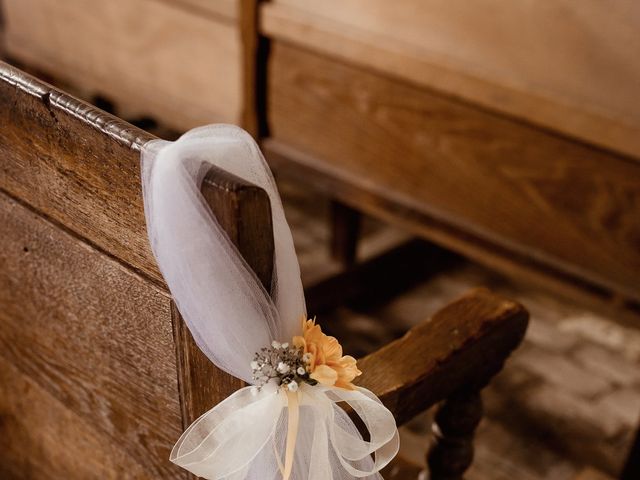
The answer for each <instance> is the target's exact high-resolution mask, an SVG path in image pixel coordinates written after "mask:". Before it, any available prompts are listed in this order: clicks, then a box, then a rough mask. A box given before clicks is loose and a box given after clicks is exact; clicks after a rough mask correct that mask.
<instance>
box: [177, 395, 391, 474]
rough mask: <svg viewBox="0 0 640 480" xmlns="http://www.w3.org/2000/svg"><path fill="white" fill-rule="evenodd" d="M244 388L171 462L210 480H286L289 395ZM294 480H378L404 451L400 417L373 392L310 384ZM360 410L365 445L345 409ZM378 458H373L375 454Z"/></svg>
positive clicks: (185, 439)
mask: <svg viewBox="0 0 640 480" xmlns="http://www.w3.org/2000/svg"><path fill="white" fill-rule="evenodd" d="M252 388H253V387H245V388H243V389H241V390H238V391H237V392H236V393H234V394H233V395H231V396H230V397H229V398H227V399H226V400H225V401H223V402H222V403H220V404H219V405H217V406H216V407H214V408H213V409H211V410H209V411H208V412H207V413H205V414H204V415H202V416H201V417H200V418H199V419H198V420H196V421H195V422H194V423H193V424H192V425H191V426H190V427H189V428H188V429H187V430H186V431H185V432H184V433H183V435H182V437H181V438H180V440H178V443H177V444H176V445H175V447H174V449H173V451H172V452H171V461H172V462H174V463H176V464H178V465H180V466H181V467H184V468H186V469H187V470H189V471H191V472H192V473H194V474H196V475H199V476H201V477H204V478H208V479H229V480H230V479H234V480H235V479H245V478H261V479H279V478H282V465H283V464H284V462H285V456H286V441H287V435H288V433H289V429H288V428H287V418H288V409H289V408H290V406H289V405H288V400H287V394H286V393H285V392H284V391H283V390H282V389H280V388H278V387H275V386H274V387H272V388H263V389H261V390H260V392H259V393H257V394H255V393H252ZM294 395H297V396H298V401H299V409H300V420H299V427H298V431H297V441H296V444H297V445H296V449H295V454H294V458H293V469H292V471H291V477H290V478H299V479H308V480H327V479H344V478H378V476H377V472H378V471H379V470H380V469H381V468H382V467H384V466H385V465H386V464H387V463H388V462H389V461H390V460H391V459H392V458H393V457H394V456H395V454H396V452H397V450H398V432H397V429H396V424H395V421H394V419H393V416H392V415H391V413H390V412H389V410H387V409H386V408H385V407H384V406H383V405H382V404H381V403H380V401H379V400H378V399H377V398H376V396H375V395H373V394H372V393H371V392H369V391H368V390H365V389H357V390H345V389H342V388H335V387H322V386H318V385H316V386H309V385H304V386H303V387H302V388H300V390H298V392H296V393H295V394H294ZM338 402H345V403H347V404H349V405H350V406H351V408H352V409H353V410H354V411H355V412H357V414H358V415H359V417H360V418H361V419H362V423H363V425H364V426H365V428H366V429H367V431H368V432H369V434H370V438H369V440H368V441H365V440H363V439H362V436H361V435H360V433H359V432H358V429H357V428H356V426H355V425H354V423H353V421H351V419H350V418H349V417H348V416H347V415H346V414H345V412H344V410H343V409H342V408H341V407H340V406H338V405H337V403H338ZM372 454H373V455H374V456H375V459H372V458H371V455H372Z"/></svg>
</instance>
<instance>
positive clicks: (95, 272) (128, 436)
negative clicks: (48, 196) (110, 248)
mask: <svg viewBox="0 0 640 480" xmlns="http://www.w3.org/2000/svg"><path fill="white" fill-rule="evenodd" d="M0 224H1V225H3V235H2V237H0V242H1V243H2V245H1V247H0V305H2V308H1V309H0V322H1V328H0V350H1V352H2V353H1V356H2V357H3V359H4V360H3V361H5V362H10V363H11V364H13V365H15V366H16V368H17V369H18V370H19V371H20V374H18V373H16V372H14V373H11V374H7V375H10V376H14V377H16V382H17V385H16V387H15V388H24V389H26V390H27V391H28V390H29V389H30V388H31V387H30V386H29V385H37V388H36V387H33V393H32V396H33V398H34V399H38V400H39V401H37V402H28V401H27V399H26V398H25V399H21V398H20V395H16V393H15V392H14V393H13V394H12V395H9V396H6V395H5V393H3V395H1V397H2V398H3V399H2V402H3V403H4V405H5V406H7V405H11V407H10V408H9V407H6V408H9V413H4V409H3V413H2V414H3V416H4V415H8V416H9V420H3V422H2V425H3V429H8V430H5V431H4V432H3V433H2V434H1V435H0V437H3V438H10V439H11V441H10V443H11V448H9V449H8V450H6V449H2V450H1V451H0V455H1V456H2V457H3V458H2V460H1V461H0V464H3V465H10V464H12V463H13V462H14V461H20V462H24V463H25V464H27V465H33V468H34V469H35V471H38V469H41V468H45V467H46V466H47V465H48V464H50V463H51V464H55V468H56V469H62V470H61V471H63V470H64V469H70V468H75V467H74V466H73V465H77V461H76V460H73V459H72V458H71V453H70V452H67V453H63V452H62V451H60V450H61V448H62V445H65V444H67V447H68V448H70V449H73V448H74V445H78V444H84V443H85V440H84V439H85V437H86V442H87V444H86V445H80V447H81V448H80V452H82V451H85V453H87V450H88V449H89V447H90V445H91V444H93V445H94V446H99V448H98V449H97V451H96V452H95V453H92V455H89V458H88V459H87V462H88V463H89V466H90V465H93V464H94V463H98V462H102V459H103V458H104V456H107V455H108V454H109V452H110V451H116V453H117V456H116V459H117V458H121V459H122V462H123V464H120V463H119V462H117V461H116V459H114V460H113V461H110V462H105V464H104V466H103V468H104V469H105V472H108V469H110V468H112V469H114V471H118V472H121V474H122V475H124V473H123V472H124V469H125V468H126V466H127V465H133V467H132V468H133V471H136V470H140V471H141V472H145V475H146V476H147V477H148V478H174V477H176V475H177V473H178V472H179V470H178V469H177V467H175V466H174V465H172V464H171V463H170V462H169V459H168V458H169V451H170V449H171V446H172V445H173V443H174V441H175V440H176V439H177V438H178V436H179V435H180V432H181V426H182V420H181V414H180V405H179V398H178V384H177V371H176V365H175V346H174V343H173V332H172V325H171V315H170V298H169V297H168V295H167V294H166V293H165V292H163V291H161V290H160V289H158V288H157V287H156V286H155V285H153V284H151V283H150V282H149V281H146V280H144V279H143V278H141V277H140V276H138V275H136V274H135V273H132V272H131V271H130V270H128V269H126V268H123V266H122V265H121V264H119V263H118V262H116V261H114V260H112V259H111V258H109V257H107V256H105V255H103V254H101V253H99V252H97V251H96V250H94V249H92V248H91V247H89V246H87V245H86V244H85V243H83V242H82V241H80V240H78V239H77V238H75V237H74V236H72V235H70V234H68V233H65V232H64V231H62V230H60V229H59V228H57V227H56V226H55V225H52V224H51V223H49V222H47V221H45V220H44V219H42V218H41V217H39V216H38V215H37V214H35V213H34V212H32V211H31V210H30V209H27V208H25V207H24V206H22V205H21V204H19V203H17V202H16V201H14V200H12V199H11V198H9V197H7V196H6V195H4V194H0ZM125 292H126V294H125ZM10 371H12V370H11V369H10ZM9 378H10V377H9ZM9 378H7V377H4V378H3V380H5V382H6V381H10V380H9ZM5 385H6V383H5ZM20 385H23V386H22V387H21V386H20ZM11 388H14V387H13V386H12V387H11ZM3 392H7V390H6V389H5V388H3ZM27 398H28V397H27ZM50 409H51V410H50ZM60 410H66V412H65V413H63V414H61V417H60V418H59V419H58V417H57V415H55V412H57V411H60ZM16 416H18V417H20V418H16ZM64 418H71V419H72V421H70V422H69V423H68V424H67V425H66V427H65V424H63V423H61V422H62V420H63V419H64ZM49 420H51V421H49ZM51 422H52V423H51ZM63 427H65V428H63ZM14 428H15V429H18V432H22V434H18V433H16V436H12V437H7V435H9V434H10V433H11V431H12V429H14ZM21 435H22V436H21ZM21 441H24V443H22V444H20V442H21ZM36 445H41V446H42V450H38V449H37V448H35V446H36ZM20 449H22V450H24V451H27V452H30V455H29V456H28V458H25V456H24V453H23V454H21V455H20V456H19V459H18V460H16V459H15V458H12V455H13V454H17V453H16V452H20ZM67 461H69V462H71V463H70V464H67V463H66V462H67ZM78 468H80V467H78ZM26 471H28V470H26ZM81 471H82V470H78V471H77V472H74V478H80V476H81V475H80V473H81ZM41 473H42V472H41ZM34 475H35V474H34ZM79 475H80V476H79ZM90 476H93V474H92V475H90ZM36 477H37V478H43V477H40V476H39V475H38V476H34V478H36ZM47 478H50V477H47Z"/></svg>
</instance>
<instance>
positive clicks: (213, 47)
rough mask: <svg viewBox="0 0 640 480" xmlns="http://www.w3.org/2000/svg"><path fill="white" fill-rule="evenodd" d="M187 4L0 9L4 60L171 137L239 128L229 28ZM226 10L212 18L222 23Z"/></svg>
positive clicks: (12, 3) (236, 38) (238, 84)
mask: <svg viewBox="0 0 640 480" xmlns="http://www.w3.org/2000/svg"><path fill="white" fill-rule="evenodd" d="M190 3H191V4H198V5H200V8H195V7H194V6H193V5H191V6H185V4H184V3H178V2H164V1H158V0H110V1H108V2H94V1H92V0H65V1H63V2H60V1H57V0H7V1H5V2H3V7H4V23H5V29H6V50H7V52H8V53H9V54H10V55H11V56H14V57H16V58H18V59H20V60H22V61H24V62H26V63H27V64H29V65H33V66H36V67H39V68H41V69H44V70H45V71H47V72H49V73H51V74H53V75H55V76H56V77H59V78H61V79H63V80H65V81H68V82H70V83H71V84H74V85H79V86H82V87H84V88H86V89H90V90H94V91H97V92H100V93H102V94H104V95H107V96H109V97H111V98H113V99H114V100H115V101H116V102H120V103H122V104H123V105H125V106H126V108H127V109H128V110H131V111H134V112H138V113H139V114H148V115H152V116H156V117H158V118H160V119H162V122H163V123H164V124H167V125H170V126H173V127H176V128H179V129H187V128H191V127H193V126H197V125H201V124H206V123H214V122H229V123H239V122H240V121H241V120H242V114H243V113H242V110H243V100H242V98H243V81H244V80H243V73H242V69H243V63H242V62H243V51H242V41H241V35H240V29H239V26H238V25H237V23H238V21H237V19H222V20H220V21H218V20H216V18H214V17H212V16H211V15H210V14H206V13H203V11H202V7H203V5H205V3H204V2H197V1H196V0H191V1H190ZM227 3H228V2H223V4H224V8H223V5H222V4H221V5H220V8H222V10H223V12H224V11H227V10H228V11H229V12H227V13H230V10H231V8H230V6H229V5H227ZM234 3H236V2H234ZM208 8H212V6H209V7H208ZM236 8H237V5H233V9H234V10H235V9H236ZM219 13H220V12H218V14H219ZM234 15H236V13H234Z"/></svg>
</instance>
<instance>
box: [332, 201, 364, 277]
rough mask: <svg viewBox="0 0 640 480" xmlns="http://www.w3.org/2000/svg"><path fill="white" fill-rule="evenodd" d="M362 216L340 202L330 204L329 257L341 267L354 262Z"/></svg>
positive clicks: (348, 265)
mask: <svg viewBox="0 0 640 480" xmlns="http://www.w3.org/2000/svg"><path fill="white" fill-rule="evenodd" d="M361 218H362V214H361V213H360V212H359V211H357V210H355V209H353V208H351V207H349V206H347V205H345V204H343V203H340V202H336V201H332V202H331V256H332V257H333V258H334V259H335V260H337V261H339V262H340V263H341V264H342V266H343V267H345V268H346V267H350V266H352V265H353V264H354V262H355V260H356V249H357V246H358V237H359V235H360V223H361Z"/></svg>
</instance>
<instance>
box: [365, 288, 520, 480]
mask: <svg viewBox="0 0 640 480" xmlns="http://www.w3.org/2000/svg"><path fill="white" fill-rule="evenodd" d="M528 318H529V315H528V312H527V311H526V310H525V309H524V307H522V306H521V305H520V304H518V303H516V302H513V301H511V300H508V299H506V298H503V297H500V296H498V295H495V294H493V293H491V292H489V291H488V290H486V289H476V290H472V291H471V292H469V293H467V294H466V295H465V296H463V297H462V298H460V299H458V300H456V301H454V302H452V303H450V304H449V305H447V306H445V307H444V308H442V309H441V310H440V311H438V312H437V313H436V314H435V315H433V317H431V318H429V319H428V320H425V321H424V322H422V323H421V324H419V325H417V326H416V327H414V328H412V329H411V330H409V332H407V334H406V335H405V336H404V337H402V338H400V339H398V340H396V341H394V342H392V343H390V344H388V345H386V346H384V347H383V348H381V349H380V350H378V351H376V352H374V353H372V354H371V355H368V356H366V357H364V358H363V359H361V360H359V361H358V366H359V367H360V369H361V370H362V371H363V372H364V373H363V374H362V375H361V376H360V377H358V378H357V381H356V383H357V384H358V385H359V386H362V387H365V388H368V389H369V390H371V391H372V392H373V393H375V394H376V395H377V396H378V397H379V398H380V399H381V400H382V402H383V403H384V404H385V405H386V406H387V408H389V409H390V410H391V411H392V412H393V414H394V416H395V417H396V420H397V422H398V424H402V423H404V422H406V421H407V420H409V419H411V418H412V417H414V416H415V415H416V414H418V413H420V412H421V411H424V410H426V409H427V408H429V407H431V406H432V405H434V404H436V403H437V402H440V401H441V400H446V402H445V403H444V404H443V406H442V407H441V408H440V410H439V412H438V413H437V415H436V424H435V427H434V433H435V434H436V439H437V442H436V446H435V447H434V448H433V449H432V451H431V453H430V454H429V466H430V469H431V472H430V473H431V478H432V479H458V478H462V474H463V473H464V471H465V470H466V468H467V467H468V466H469V465H470V463H471V460H472V458H473V447H472V443H471V440H472V438H473V433H474V431H475V428H476V426H477V424H478V422H479V421H480V418H481V415H482V404H481V401H480V395H479V393H478V392H479V391H480V389H482V388H483V387H484V386H485V385H486V384H487V383H488V382H489V381H490V380H491V378H492V377H493V376H494V375H495V374H497V373H498V372H499V371H500V370H501V369H502V365H503V364H504V362H505V360H506V359H507V357H508V356H509V354H510V353H511V352H512V351H513V350H514V349H515V348H516V347H517V346H518V345H519V344H520V342H521V341H522V338H523V336H524V333H525V331H526V329H527V324H528Z"/></svg>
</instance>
